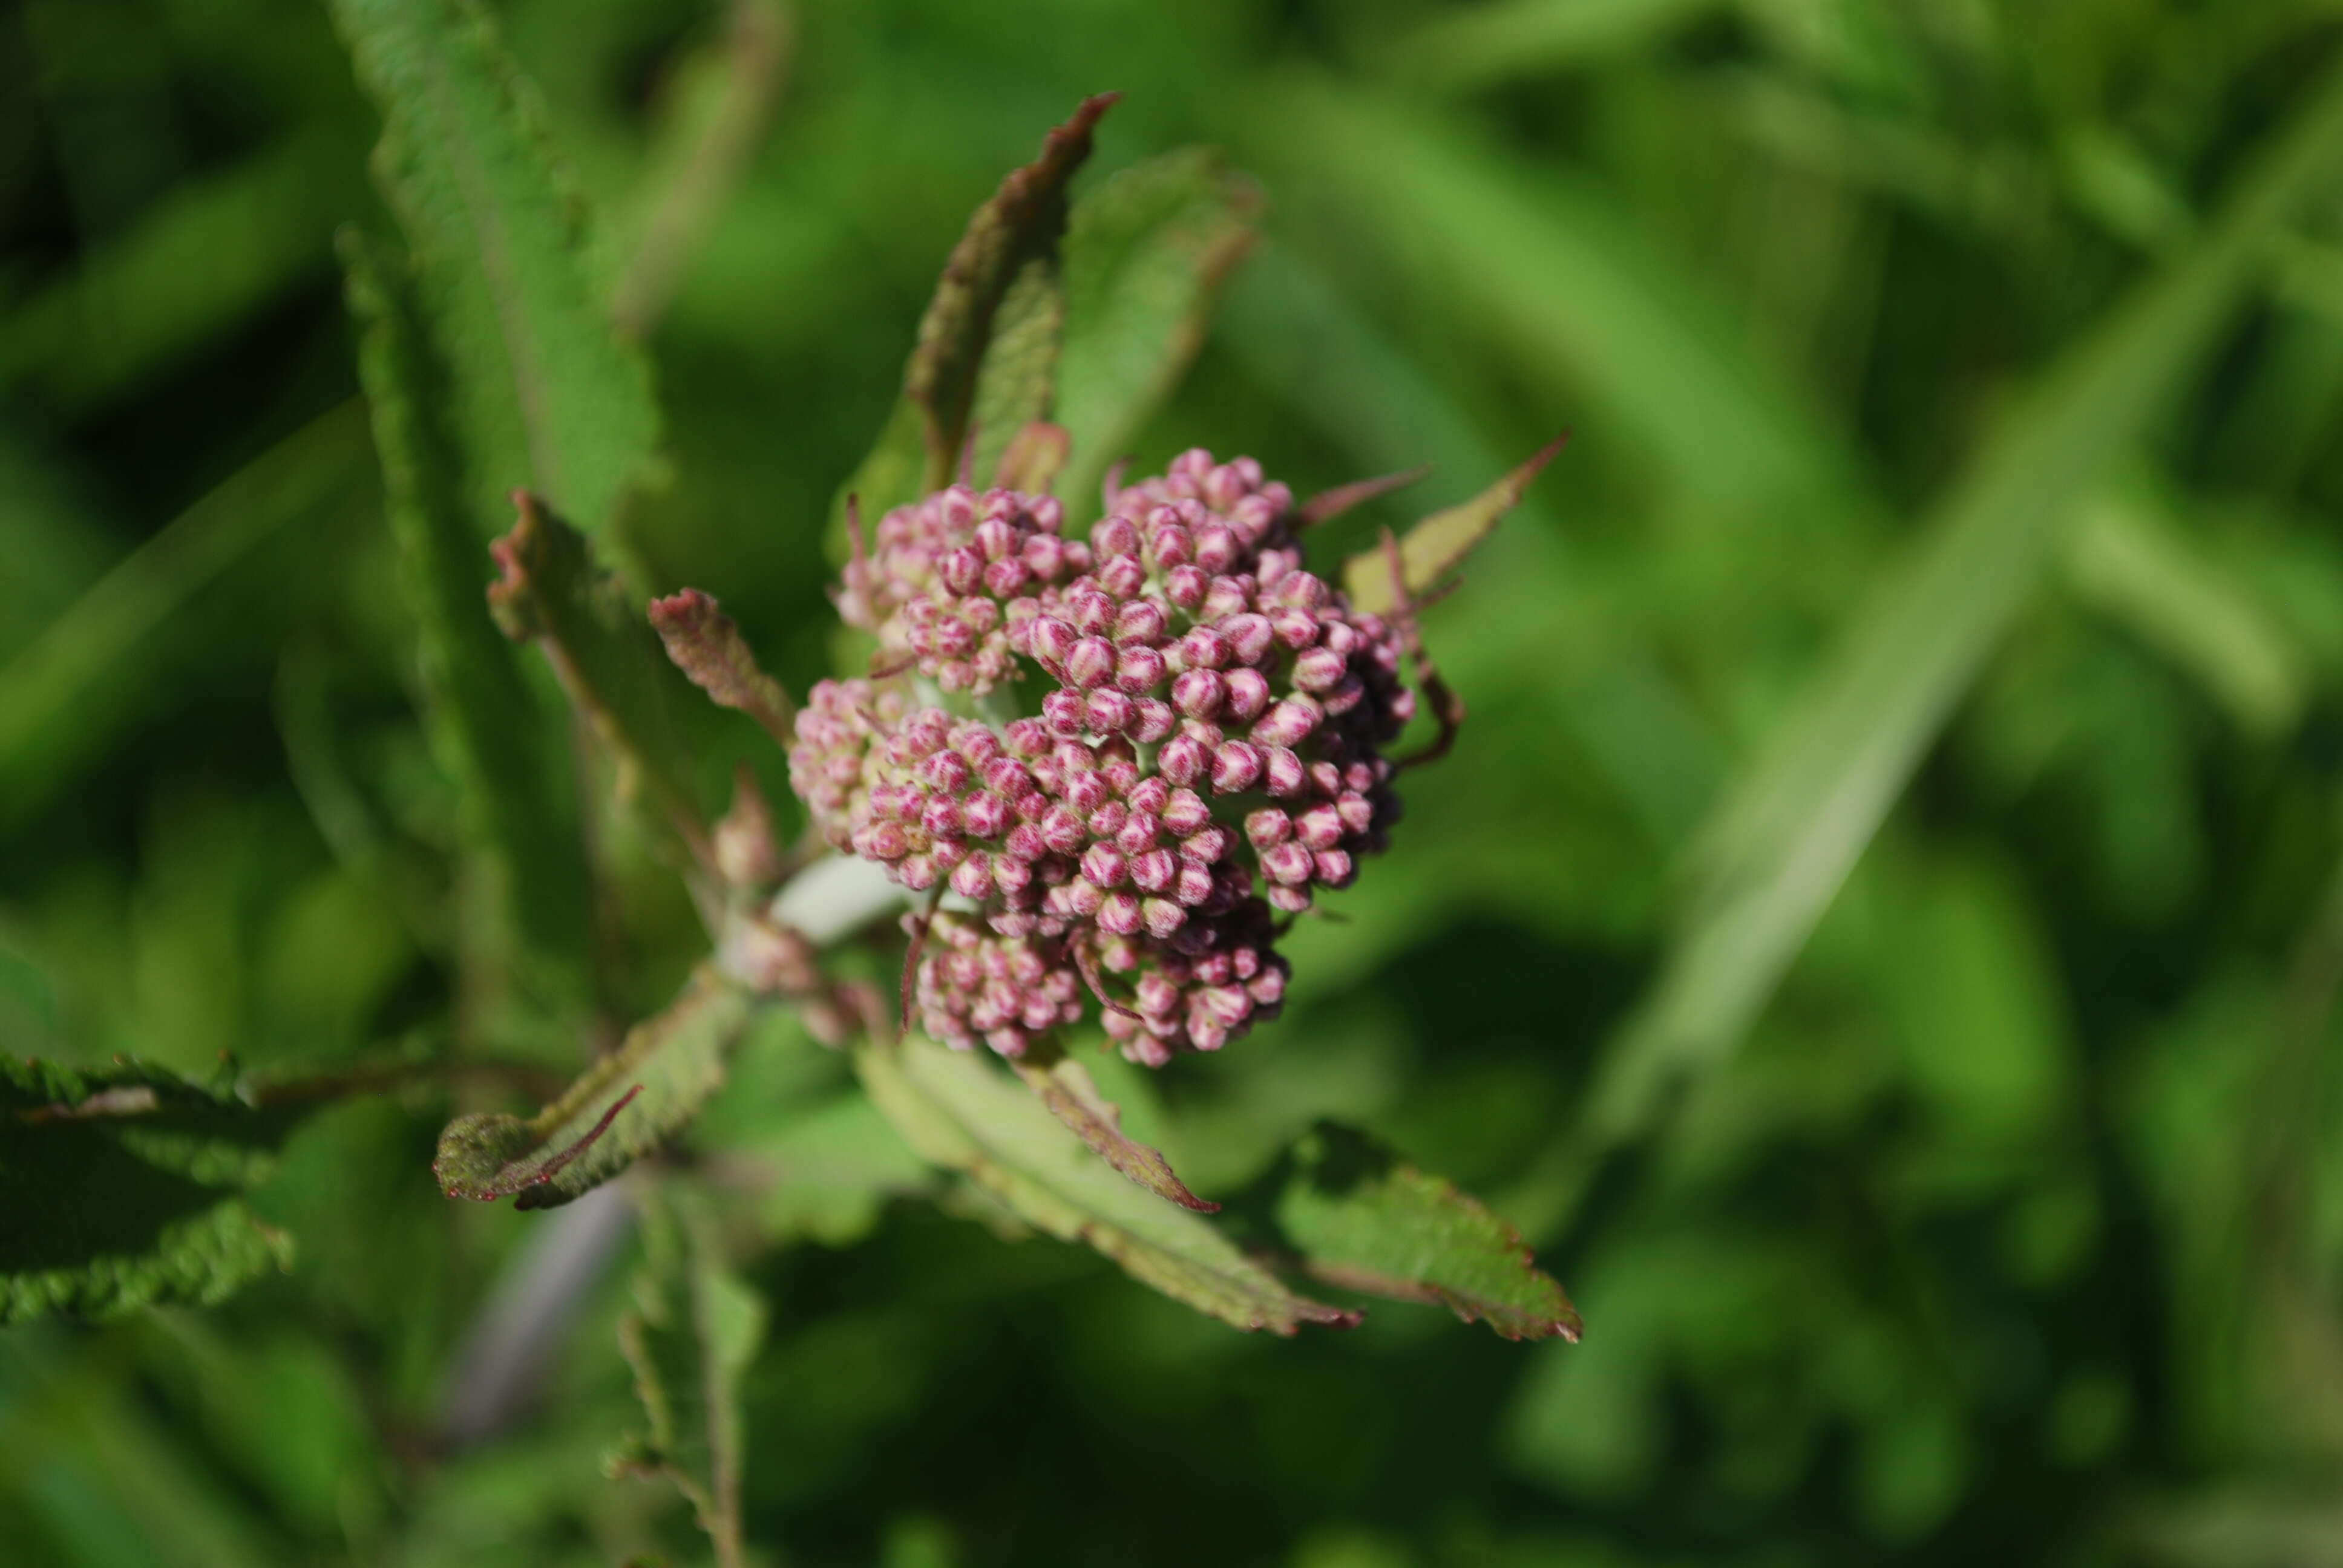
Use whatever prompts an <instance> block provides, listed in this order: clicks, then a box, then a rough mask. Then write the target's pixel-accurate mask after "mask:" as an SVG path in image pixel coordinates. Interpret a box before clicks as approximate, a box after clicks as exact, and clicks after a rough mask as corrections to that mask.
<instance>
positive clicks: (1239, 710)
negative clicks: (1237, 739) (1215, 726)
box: [1228, 668, 1269, 724]
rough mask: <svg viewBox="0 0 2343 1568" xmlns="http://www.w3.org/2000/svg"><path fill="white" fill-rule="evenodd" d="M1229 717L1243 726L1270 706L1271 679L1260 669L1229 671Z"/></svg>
mask: <svg viewBox="0 0 2343 1568" xmlns="http://www.w3.org/2000/svg"><path fill="white" fill-rule="evenodd" d="M1228 693H1229V695H1228V709H1229V717H1230V718H1231V719H1235V720H1236V721H1237V722H1238V723H1240V724H1242V723H1243V722H1245V721H1246V720H1248V719H1252V718H1254V717H1255V716H1257V715H1258V714H1259V713H1260V712H1261V710H1262V709H1264V708H1266V707H1268V706H1269V678H1268V677H1267V676H1265V675H1263V674H1262V672H1261V671H1259V670H1258V669H1252V668H1244V669H1232V670H1231V671H1229V685H1228Z"/></svg>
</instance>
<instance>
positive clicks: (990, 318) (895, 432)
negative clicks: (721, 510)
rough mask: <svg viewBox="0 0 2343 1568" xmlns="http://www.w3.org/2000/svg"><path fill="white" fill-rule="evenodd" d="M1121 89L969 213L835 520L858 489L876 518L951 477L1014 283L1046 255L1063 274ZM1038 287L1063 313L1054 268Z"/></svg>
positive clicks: (1036, 299)
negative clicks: (890, 404)
mask: <svg viewBox="0 0 2343 1568" xmlns="http://www.w3.org/2000/svg"><path fill="white" fill-rule="evenodd" d="M1116 97H1117V95H1116V94H1113V93H1101V94H1100V95H1097V96H1095V97H1091V98H1085V99H1084V100H1083V101H1082V104H1081V107H1079V108H1077V109H1076V110H1075V111H1074V113H1073V116H1072V118H1071V119H1069V120H1068V121H1067V122H1066V123H1065V124H1064V125H1062V126H1059V127H1058V128H1057V129H1055V130H1053V131H1051V133H1050V134H1049V135H1048V136H1046V137H1044V138H1043V139H1042V142H1041V156H1039V157H1037V158H1035V159H1034V160H1033V161H1032V162H1031V163H1030V164H1027V165H1025V166H1022V167H1021V168H1018V169H1014V170H1012V171H1011V173H1010V175H1009V177H1008V178H1006V179H1004V180H1002V181H1001V188H1000V189H999V190H997V191H995V192H994V193H993V195H992V197H991V199H990V200H989V201H987V202H986V203H985V204H984V205H983V206H980V207H979V208H977V209H976V212H975V213H974V214H973V215H972V216H970V218H969V220H968V228H967V230H966V232H964V233H963V234H962V235H961V236H960V243H959V244H958V245H956V246H953V247H952V253H951V256H950V258H949V259H948V260H946V262H945V263H944V270H943V275H942V276H940V277H939V278H938V279H937V280H936V292H935V296H934V297H933V298H931V299H930V301H929V302H928V309H927V314H926V315H925V316H923V317H920V336H919V339H918V341H917V343H916V344H914V346H913V347H912V349H911V357H910V362H909V363H908V364H907V365H905V367H903V396H902V397H901V398H900V400H899V401H898V402H897V403H896V405H895V409H894V412H893V413H892V414H890V416H889V417H888V420H887V426H886V428H885V429H884V430H883V431H882V432H881V433H880V437H879V441H878V444H877V445H876V446H875V447H872V448H871V451H870V456H869V457H865V458H864V459H863V460H862V465H861V467H859V468H857V469H856V470H855V471H854V477H852V478H850V479H849V480H848V481H847V483H846V485H845V487H843V488H841V489H840V492H839V498H838V504H837V506H836V507H835V508H833V514H834V515H833V518H832V521H833V522H834V523H835V524H836V525H837V526H838V527H839V528H841V529H842V528H843V527H844V519H845V515H846V498H847V497H849V496H855V497H859V498H860V501H861V504H862V508H863V512H864V514H865V515H866V516H868V517H874V518H875V517H880V516H883V515H885V514H886V513H887V512H888V511H889V510H890V509H891V508H896V507H900V506H902V505H904V504H905V503H907V502H910V501H915V500H917V499H919V498H920V497H921V496H922V495H925V494H927V493H928V492H930V491H931V490H937V489H940V488H942V487H944V486H945V485H948V484H950V482H951V478H952V475H953V472H954V470H955V469H956V468H957V467H958V466H959V462H960V449H961V447H962V446H963V445H964V444H965V443H966V442H967V440H968V435H969V419H970V415H971V414H972V413H973V412H974V410H975V408H976V403H977V383H978V377H979V375H980V372H981V371H982V369H983V367H984V363H985V357H986V352H987V350H988V349H989V348H990V347H991V346H992V341H993V337H994V332H995V329H996V326H997V323H996V322H995V319H994V317H995V316H996V315H997V314H998V313H999V312H1000V310H1001V303H1002V301H1003V300H1004V299H1005V298H1007V297H1008V295H1009V292H1010V286H1011V284H1013V283H1016V282H1018V281H1019V279H1020V277H1021V276H1023V275H1025V274H1026V272H1027V269H1028V267H1029V266H1031V265H1032V264H1033V263H1035V262H1037V261H1039V262H1043V263H1045V264H1046V270H1047V271H1048V272H1050V273H1052V274H1054V272H1055V270H1056V266H1057V254H1058V241H1059V238H1060V236H1062V235H1063V234H1064V232H1065V227H1066V186H1067V182H1069V181H1070V180H1071V179H1072V178H1073V176H1074V171H1075V170H1076V169H1078V168H1080V167H1081V165H1082V162H1083V160H1085V159H1086V158H1088V157H1089V156H1090V153H1091V131H1092V130H1093V129H1094V128H1095V127H1096V126H1097V125H1098V121H1099V116H1101V115H1103V114H1105V113H1106V112H1107V110H1108V108H1109V107H1111V106H1112V105H1113V103H1114V101H1115V98H1116ZM1029 288H1032V289H1038V290H1040V292H1039V293H1037V294H1035V295H1034V296H1033V297H1032V298H1031V299H1029V303H1031V304H1037V305H1041V306H1044V307H1046V308H1045V309H1043V310H1042V311H1041V316H1042V317H1051V318H1055V319H1062V317H1063V307H1062V304H1058V305H1050V304H1049V301H1048V300H1047V298H1046V297H1045V296H1046V295H1048V294H1050V293H1051V292H1054V290H1055V288H1056V282H1055V279H1054V277H1052V278H1051V279H1050V280H1049V283H1048V287H1047V288H1046V289H1043V288H1041V280H1040V278H1039V275H1036V276H1035V281H1034V282H1033V283H1032V284H1031V285H1029ZM1051 337H1052V339H1053V343H1052V347H1051V352H1050V354H1049V356H1048V359H1049V361H1050V364H1051V367H1052V368H1053V369H1054V365H1055V361H1056V352H1055V347H1054V327H1051ZM1029 347H1030V345H1029ZM1036 412H1037V413H1038V410H1036ZM1026 417H1032V416H1031V415H1028V416H1026ZM1023 422H1024V420H1023V418H1018V419H1016V420H1015V424H1022V423H1023ZM1012 428H1013V426H1012ZM1004 438H1005V437H1004Z"/></svg>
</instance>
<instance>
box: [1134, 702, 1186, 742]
mask: <svg viewBox="0 0 2343 1568" xmlns="http://www.w3.org/2000/svg"><path fill="white" fill-rule="evenodd" d="M1131 707H1132V712H1131V722H1130V723H1129V724H1128V725H1126V726H1124V730H1125V733H1127V734H1128V735H1130V737H1131V739H1133V740H1136V741H1139V742H1141V743H1142V744H1144V745H1148V746H1152V745H1154V744H1155V742H1157V741H1159V740H1161V739H1163V738H1164V737H1165V736H1167V735H1169V734H1171V733H1172V729H1174V728H1176V727H1177V726H1178V724H1179V722H1180V715H1179V712H1178V710H1176V709H1173V708H1172V705H1171V704H1170V703H1168V702H1166V701H1164V700H1163V699H1161V698H1157V697H1142V698H1141V699H1139V700H1138V701H1137V702H1135V703H1133V704H1132V705H1131Z"/></svg>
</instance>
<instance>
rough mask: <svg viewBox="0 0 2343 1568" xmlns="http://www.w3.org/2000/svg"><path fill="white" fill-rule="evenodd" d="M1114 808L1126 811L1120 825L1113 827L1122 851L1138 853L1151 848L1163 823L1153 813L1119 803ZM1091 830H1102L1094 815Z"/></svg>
mask: <svg viewBox="0 0 2343 1568" xmlns="http://www.w3.org/2000/svg"><path fill="white" fill-rule="evenodd" d="M1115 809H1117V810H1121V811H1124V812H1125V813H1126V814H1125V815H1124V817H1123V818H1122V820H1121V826H1119V827H1118V828H1116V829H1114V841H1115V843H1116V844H1117V845H1118V846H1120V847H1121V849H1122V851H1123V853H1125V854H1127V855H1139V854H1144V853H1145V852H1146V851H1147V850H1149V849H1153V848H1154V847H1155V840H1156V839H1157V838H1158V837H1159V836H1160V835H1161V833H1162V831H1163V824H1162V823H1161V822H1160V821H1158V820H1157V819H1156V818H1155V815H1154V813H1152V812H1150V811H1131V810H1129V809H1127V808H1125V807H1123V806H1122V805H1121V804H1120V803H1117V805H1116V808H1115ZM1103 814H1104V813H1103V812H1101V815H1103ZM1091 831H1092V832H1094V833H1095V832H1101V831H1104V829H1101V828H1100V826H1099V819H1098V818H1096V817H1093V818H1091Z"/></svg>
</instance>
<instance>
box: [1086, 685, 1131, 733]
mask: <svg viewBox="0 0 2343 1568" xmlns="http://www.w3.org/2000/svg"><path fill="white" fill-rule="evenodd" d="M1087 711H1088V719H1089V725H1090V728H1091V729H1092V730H1093V731H1095V732H1096V733H1099V734H1101V735H1119V734H1121V732H1122V731H1123V730H1125V729H1129V728H1130V727H1131V719H1133V718H1134V717H1136V716H1137V713H1138V709H1137V706H1136V705H1135V704H1133V703H1132V701H1131V699H1130V698H1128V697H1125V696H1124V695H1123V694H1122V693H1121V692H1120V691H1117V690H1115V689H1112V688H1111V687H1101V688H1100V689H1098V690H1096V691H1093V692H1091V698H1090V703H1089V706H1088V710H1087Z"/></svg>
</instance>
